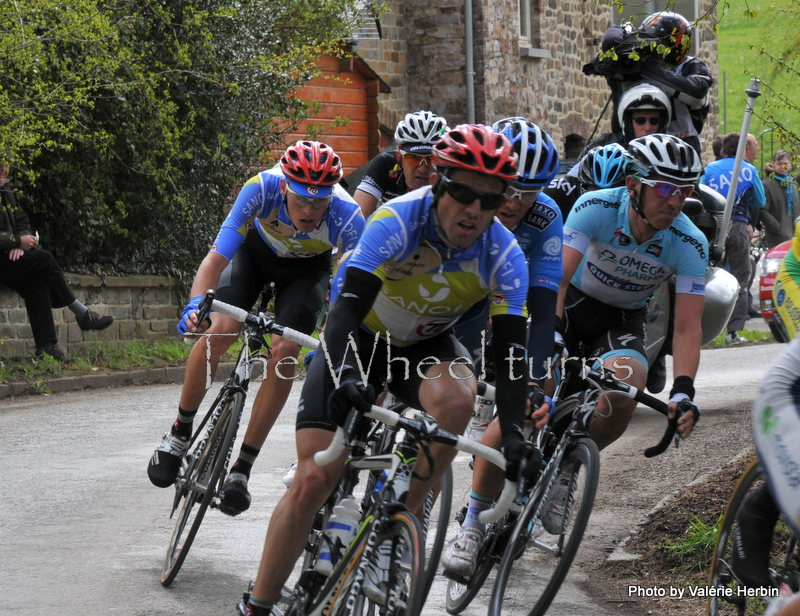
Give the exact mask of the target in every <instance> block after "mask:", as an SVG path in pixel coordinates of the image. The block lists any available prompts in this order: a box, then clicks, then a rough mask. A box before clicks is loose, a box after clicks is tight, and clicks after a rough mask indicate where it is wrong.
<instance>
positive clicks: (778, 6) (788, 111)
mask: <svg viewBox="0 0 800 616" xmlns="http://www.w3.org/2000/svg"><path fill="white" fill-rule="evenodd" d="M718 18H719V29H718V32H719V46H718V54H719V55H718V57H719V73H720V77H719V86H720V99H719V104H720V115H721V116H722V117H721V118H720V119H721V120H723V119H724V115H725V112H726V111H727V120H728V122H727V126H724V125H721V126H720V132H721V133H725V132H730V131H740V130H741V127H742V117H743V115H744V111H745V103H746V94H745V92H744V91H745V89H746V88H747V87H748V85H749V83H750V80H751V79H752V78H757V79H760V80H761V84H760V89H761V92H762V96H761V97H759V98H758V99H757V101H756V104H755V110H754V113H753V118H752V123H751V127H750V132H751V133H752V134H754V135H756V136H759V135H762V134H763V137H762V156H761V159H762V160H760V161H759V162H758V163H757V166H759V167H761V166H762V164H761V163H762V161H763V162H768V161H769V160H770V158H771V155H772V153H773V151H774V150H778V149H785V150H788V151H790V152H796V151H797V150H798V147H800V121H798V117H800V115H798V112H800V106H799V105H800V101H798V99H797V96H796V93H797V84H798V80H799V78H800V51H798V50H800V6H798V5H797V3H796V2H794V0H774V1H773V0H769V2H767V0H727V1H726V2H725V5H724V7H718ZM723 73H725V75H726V77H727V88H723V82H722V75H723ZM725 106H727V109H725Z"/></svg>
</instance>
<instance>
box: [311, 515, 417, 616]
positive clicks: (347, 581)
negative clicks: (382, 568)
mask: <svg viewBox="0 0 800 616" xmlns="http://www.w3.org/2000/svg"><path fill="white" fill-rule="evenodd" d="M385 523H386V526H385V527H384V528H380V529H378V530H377V532H374V527H373V526H370V527H369V528H367V529H366V531H365V532H361V533H359V534H358V535H357V537H356V539H355V542H354V543H353V544H351V546H350V548H349V549H348V551H347V552H346V553H345V555H344V556H343V558H342V560H341V561H340V562H339V563H338V564H337V565H336V568H335V569H334V571H333V573H332V574H331V579H330V580H329V583H328V584H327V585H326V587H325V588H324V589H323V590H322V593H321V594H320V596H319V597H318V598H317V599H316V600H315V602H314V605H313V606H312V608H311V610H310V613H315V612H316V610H317V609H318V608H319V607H320V606H323V605H326V604H330V607H329V608H328V609H327V610H326V611H325V613H326V614H327V616H345V615H347V616H350V615H353V614H364V615H369V614H373V613H375V612H378V613H380V614H381V616H419V614H420V613H421V611H422V605H423V603H424V602H425V596H424V594H423V590H424V586H423V582H424V579H423V572H424V562H423V554H424V551H423V550H424V547H423V543H422V527H421V526H420V523H419V521H418V520H417V518H416V517H415V516H414V515H413V514H412V513H411V512H409V511H397V512H395V513H393V514H392V515H391V516H389V517H388V518H387V519H386V520H385ZM373 524H374V522H373ZM386 540H390V541H392V545H393V546H395V549H393V550H392V552H393V553H394V554H397V552H398V550H397V549H396V546H397V542H401V543H403V544H405V545H406V546H408V552H409V558H410V568H409V572H408V575H407V577H406V578H405V581H404V580H403V578H402V577H401V576H395V580H394V582H395V583H397V582H399V584H400V587H397V588H396V589H392V588H390V589H389V591H388V592H387V595H388V596H389V597H395V596H396V595H399V594H400V593H402V596H403V598H404V601H403V603H402V604H401V605H399V606H394V607H396V609H392V607H393V601H389V602H388V603H389V606H388V607H384V606H377V605H375V604H373V603H372V602H371V601H370V600H369V599H368V598H367V597H366V596H365V595H363V594H362V593H361V592H359V590H360V588H362V585H361V584H360V580H359V577H360V576H359V571H360V570H361V565H362V559H363V555H364V550H365V548H366V547H367V543H368V542H374V543H373V545H374V546H375V547H374V548H373V549H377V546H379V545H381V544H382V543H383V542H384V541H386ZM398 568H399V563H397V562H394V563H392V564H390V566H389V571H395V570H397V569H398ZM354 588H355V590H354Z"/></svg>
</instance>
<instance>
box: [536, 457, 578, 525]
mask: <svg viewBox="0 0 800 616" xmlns="http://www.w3.org/2000/svg"><path fill="white" fill-rule="evenodd" d="M574 490H575V466H574V464H566V465H564V466H563V467H562V468H561V470H559V472H558V477H556V483H555V485H554V486H553V487H552V488H550V493H549V494H548V495H547V502H546V503H545V504H544V513H543V514H542V526H544V529H545V530H546V531H547V532H548V533H550V534H551V535H560V534H561V532H562V531H563V530H564V528H566V526H567V524H569V516H570V514H571V513H572V505H573V504H574V499H573V497H572V494H573V491H574Z"/></svg>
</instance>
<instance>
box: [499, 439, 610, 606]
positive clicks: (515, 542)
mask: <svg viewBox="0 0 800 616" xmlns="http://www.w3.org/2000/svg"><path fill="white" fill-rule="evenodd" d="M565 458H566V460H567V462H572V463H576V464H577V470H576V472H575V476H576V480H575V483H574V488H573V490H572V496H573V504H572V506H571V507H570V510H571V512H572V515H569V514H567V524H566V528H564V529H562V531H561V533H560V534H559V535H550V534H548V533H547V532H546V531H543V534H542V535H541V537H540V538H535V537H532V536H531V531H532V530H533V529H534V528H535V522H536V517H537V513H539V511H540V510H542V508H543V507H544V506H545V504H546V496H547V493H548V492H549V491H550V489H551V488H552V487H553V486H554V484H555V482H556V481H557V479H558V472H553V473H552V474H550V486H549V487H548V490H545V491H542V498H536V499H533V500H531V501H530V502H528V504H527V505H526V506H525V509H524V510H523V512H522V514H521V515H520V517H519V519H518V520H517V524H516V526H515V527H514V530H513V532H512V534H511V538H510V539H509V541H508V545H507V546H506V549H505V552H504V553H503V558H502V560H501V561H500V565H499V566H498V569H497V578H496V579H495V584H494V588H493V590H492V596H491V600H490V604H489V614H490V615H492V616H499V615H500V614H505V615H507V616H514V615H516V614H528V616H542V615H543V614H544V613H545V612H546V611H547V608H548V607H550V604H551V603H552V601H553V599H554V598H555V596H556V594H557V593H558V589H559V588H560V587H561V584H562V582H563V581H564V578H565V577H566V576H567V573H568V571H569V568H570V566H571V565H572V561H573V559H574V558H575V554H576V553H577V551H578V547H579V546H580V542H581V539H582V538H583V533H584V531H585V530H586V525H587V524H588V522H589V516H590V515H591V513H592V507H593V505H594V498H595V495H596V493H597V483H598V480H599V476H600V452H599V451H598V449H597V445H596V444H595V442H594V441H593V440H592V439H590V438H582V439H580V440H578V441H577V442H576V443H575V446H574V447H573V448H572V450H571V451H568V452H567V455H566V456H565ZM562 465H563V461H562ZM558 470H560V469H556V471H558ZM531 541H533V542H534V543H533V545H531V544H530V543H531ZM545 544H546V545H547V546H549V548H550V549H551V550H552V552H550V551H548V550H545V549H539V547H540V546H542V545H545ZM531 606H532V607H531Z"/></svg>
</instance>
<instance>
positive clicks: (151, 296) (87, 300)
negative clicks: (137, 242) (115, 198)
mask: <svg viewBox="0 0 800 616" xmlns="http://www.w3.org/2000/svg"><path fill="white" fill-rule="evenodd" d="M66 278H67V280H68V281H69V284H70V287H71V288H72V290H73V292H74V293H75V295H76V296H77V298H78V299H79V300H80V301H81V302H83V303H84V304H86V305H87V306H90V307H91V308H93V309H94V310H96V311H97V312H100V313H102V314H111V315H113V316H114V317H115V318H116V320H115V321H114V323H113V324H112V325H111V327H108V328H107V329H104V330H103V331H100V332H95V331H88V332H84V331H81V329H80V328H79V327H78V324H77V323H76V321H75V316H74V315H73V314H72V312H70V310H69V309H68V308H59V309H56V310H53V317H54V319H55V323H56V332H57V333H58V341H59V345H60V346H61V348H62V349H64V351H65V352H67V353H74V352H77V351H80V350H83V349H86V348H88V347H90V346H91V345H97V344H99V343H102V344H103V346H105V347H112V348H116V347H118V346H119V345H120V344H123V343H125V342H130V341H134V340H138V341H141V342H152V341H153V340H156V339H159V338H165V337H169V336H173V334H174V333H175V326H176V324H177V323H178V317H179V316H180V305H179V299H178V286H177V281H176V280H174V279H172V278H167V277H163V276H130V277H99V276H81V275H77V274H66ZM34 350H35V345H34V343H33V335H32V334H31V328H30V325H29V324H28V315H27V313H26V312H25V302H24V301H23V300H22V298H21V297H20V296H19V295H17V294H16V293H15V292H14V291H12V290H11V289H8V288H7V287H4V286H2V285H0V357H18V356H22V355H28V354H32V353H33V352H34Z"/></svg>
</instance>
